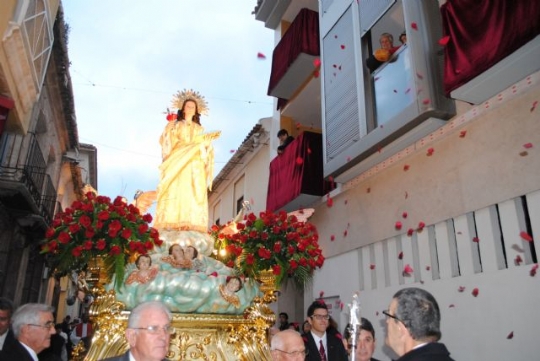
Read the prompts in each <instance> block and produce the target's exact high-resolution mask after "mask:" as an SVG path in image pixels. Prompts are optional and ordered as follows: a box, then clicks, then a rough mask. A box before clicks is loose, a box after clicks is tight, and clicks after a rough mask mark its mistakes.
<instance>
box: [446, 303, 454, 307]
mask: <svg viewBox="0 0 540 361" xmlns="http://www.w3.org/2000/svg"><path fill="white" fill-rule="evenodd" d="M454 307H456V306H454V304H453V303H451V304H449V305H448V308H454Z"/></svg>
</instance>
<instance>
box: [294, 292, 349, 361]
mask: <svg viewBox="0 0 540 361" xmlns="http://www.w3.org/2000/svg"><path fill="white" fill-rule="evenodd" d="M307 316H308V322H309V324H310V325H311V331H310V332H308V333H307V334H305V335H304V343H305V345H306V349H307V350H308V351H309V352H308V355H307V356H306V361H347V360H348V359H349V358H348V356H347V351H346V350H345V346H344V345H343V341H342V340H343V337H342V336H341V334H340V333H339V332H337V330H335V329H333V328H329V327H328V325H329V320H330V315H329V314H328V307H327V306H326V303H324V301H322V300H318V301H315V302H313V303H312V304H311V306H309V308H308V312H307Z"/></svg>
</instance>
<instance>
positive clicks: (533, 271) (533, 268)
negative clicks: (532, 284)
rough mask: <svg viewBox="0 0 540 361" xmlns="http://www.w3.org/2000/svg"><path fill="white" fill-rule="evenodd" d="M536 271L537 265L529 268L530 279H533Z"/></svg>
mask: <svg viewBox="0 0 540 361" xmlns="http://www.w3.org/2000/svg"><path fill="white" fill-rule="evenodd" d="M537 270H538V263H536V264H534V265H533V266H532V267H531V270H530V271H529V274H530V275H531V277H534V275H536V271H537Z"/></svg>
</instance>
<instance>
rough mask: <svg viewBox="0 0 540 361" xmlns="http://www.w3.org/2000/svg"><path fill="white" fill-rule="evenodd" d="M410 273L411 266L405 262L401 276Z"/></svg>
mask: <svg viewBox="0 0 540 361" xmlns="http://www.w3.org/2000/svg"><path fill="white" fill-rule="evenodd" d="M411 273H413V269H412V267H411V266H410V265H409V264H408V263H407V264H406V265H405V267H403V276H410V275H411Z"/></svg>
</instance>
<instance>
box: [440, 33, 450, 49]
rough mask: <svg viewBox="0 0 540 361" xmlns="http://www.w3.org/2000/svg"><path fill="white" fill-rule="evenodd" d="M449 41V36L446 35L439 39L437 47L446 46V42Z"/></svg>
mask: <svg viewBox="0 0 540 361" xmlns="http://www.w3.org/2000/svg"><path fill="white" fill-rule="evenodd" d="M449 41H450V36H448V35H446V36H443V37H442V38H440V39H439V45H440V46H446V44H448V42H449Z"/></svg>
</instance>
